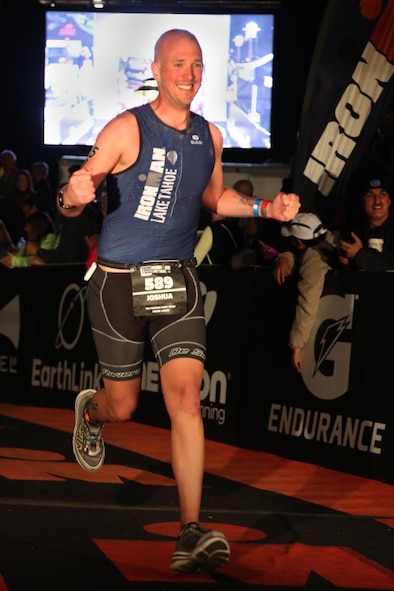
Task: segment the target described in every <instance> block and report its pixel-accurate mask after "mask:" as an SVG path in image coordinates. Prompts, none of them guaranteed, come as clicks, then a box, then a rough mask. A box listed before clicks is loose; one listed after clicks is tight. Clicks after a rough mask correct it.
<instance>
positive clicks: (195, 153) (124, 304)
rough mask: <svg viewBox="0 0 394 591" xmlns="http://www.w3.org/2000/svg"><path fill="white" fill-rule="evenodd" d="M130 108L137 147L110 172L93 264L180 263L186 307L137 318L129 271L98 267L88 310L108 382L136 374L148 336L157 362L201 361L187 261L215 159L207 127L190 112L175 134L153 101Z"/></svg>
mask: <svg viewBox="0 0 394 591" xmlns="http://www.w3.org/2000/svg"><path fill="white" fill-rule="evenodd" d="M130 112H131V113H132V114H133V115H134V116H135V117H136V119H137V123H138V127H139V131H140V152H139V156H138V158H137V161H136V162H135V163H134V164H133V165H132V166H130V167H129V168H127V169H126V170H124V171H122V172H120V173H117V174H109V175H108V176H107V194H108V209H107V215H106V217H105V219H104V222H103V228H102V231H101V233H100V238H99V245H98V261H99V262H101V263H102V264H103V265H105V266H108V267H111V266H113V267H122V266H124V267H126V268H127V267H131V266H132V265H133V264H136V263H140V262H143V261H163V260H180V261H181V266H182V272H183V275H184V277H185V281H186V287H187V312H186V314H183V315H168V316H166V315H163V316H158V317H155V318H153V319H150V320H147V319H144V318H140V317H135V315H134V313H133V304H132V299H131V280H130V275H129V273H116V272H114V273H112V272H108V271H104V270H103V269H102V268H100V266H98V267H97V269H96V271H95V272H94V274H93V276H92V278H91V279H90V281H89V287H88V300H87V301H88V310H89V316H90V322H91V326H92V330H93V336H94V340H95V345H96V349H97V353H98V357H99V361H100V365H101V370H102V374H103V376H104V377H105V378H107V379H113V380H127V379H133V378H137V377H140V376H141V372H142V363H143V355H144V348H145V341H146V339H147V336H148V335H149V338H150V341H151V344H152V348H153V352H154V354H155V356H156V359H157V361H158V363H159V366H162V365H163V364H164V363H165V362H167V361H168V360H169V359H174V358H177V357H189V358H190V357H192V358H195V359H198V360H199V361H202V362H204V361H205V344H206V342H205V319H204V310H203V302H202V298H201V293H200V285H199V280H198V276H197V272H196V269H195V267H194V263H193V262H192V261H193V252H194V246H195V240H196V231H197V226H198V221H199V215H200V207H201V196H202V193H203V192H204V189H205V188H206V186H207V184H208V182H209V179H210V177H211V174H212V171H213V167H214V162H215V156H214V146H213V142H212V138H211V134H210V130H209V125H208V122H207V121H206V120H205V119H204V118H203V117H201V116H199V115H197V114H195V113H191V114H190V125H189V127H188V128H187V129H185V130H184V131H179V130H176V129H173V128H171V127H169V126H168V125H165V124H164V123H163V122H162V121H160V120H159V119H158V118H157V117H156V115H155V114H154V112H153V110H152V108H151V106H150V105H143V106H141V107H137V108H134V109H131V110H130ZM183 262H184V264H183Z"/></svg>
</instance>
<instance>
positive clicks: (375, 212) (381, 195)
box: [363, 188, 391, 226]
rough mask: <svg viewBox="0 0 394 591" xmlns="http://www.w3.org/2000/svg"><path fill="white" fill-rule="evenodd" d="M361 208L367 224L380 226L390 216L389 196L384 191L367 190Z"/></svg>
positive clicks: (378, 189) (379, 189)
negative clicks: (365, 215) (362, 207)
mask: <svg viewBox="0 0 394 591" xmlns="http://www.w3.org/2000/svg"><path fill="white" fill-rule="evenodd" d="M363 206H364V210H365V213H366V214H367V218H368V221H369V223H370V224H371V225H372V226H381V225H382V224H383V223H384V222H385V221H386V220H387V218H388V217H389V214H390V206H391V199H390V195H389V194H388V192H387V191H386V190H385V189H381V188H377V189H369V191H368V192H367V193H366V194H365V195H364V198H363Z"/></svg>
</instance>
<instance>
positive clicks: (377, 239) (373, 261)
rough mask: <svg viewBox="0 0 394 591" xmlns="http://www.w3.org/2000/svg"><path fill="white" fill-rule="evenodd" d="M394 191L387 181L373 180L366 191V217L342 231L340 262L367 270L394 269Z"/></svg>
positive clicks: (364, 192)
mask: <svg viewBox="0 0 394 591" xmlns="http://www.w3.org/2000/svg"><path fill="white" fill-rule="evenodd" d="M391 194H392V189H391V187H390V185H389V182H388V181H387V180H386V179H384V178H378V177H375V178H371V179H370V180H369V181H368V182H367V183H366V186H365V187H364V189H363V191H362V202H361V206H362V207H361V209H362V217H361V219H360V220H359V221H358V222H356V223H354V224H353V225H351V226H350V231H343V230H342V239H341V240H340V242H339V245H340V249H341V256H340V260H341V262H342V263H343V264H345V265H348V266H349V265H350V266H351V267H353V268H354V267H355V268H356V269H363V270H364V271H375V272H376V271H389V270H391V269H394V221H393V220H394V213H393V211H392V207H391V205H392V202H391Z"/></svg>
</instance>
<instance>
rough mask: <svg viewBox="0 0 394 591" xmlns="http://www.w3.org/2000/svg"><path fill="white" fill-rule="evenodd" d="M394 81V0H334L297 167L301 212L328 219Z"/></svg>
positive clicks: (309, 91) (308, 95) (312, 78)
mask: <svg viewBox="0 0 394 591" xmlns="http://www.w3.org/2000/svg"><path fill="white" fill-rule="evenodd" d="M393 82H394V0H386V1H385V0H329V2H328V5H327V8H326V12H325V15H324V17H323V20H322V25H321V29H320V32H319V35H318V39H317V42H316V47H315V52H314V56H313V59H312V63H311V67H310V72H309V77H308V81H307V86H306V91H305V97H304V104H303V109H302V117H301V125H300V131H299V139H298V143H297V148H296V153H295V158H294V162H293V165H292V171H291V178H292V185H293V187H292V188H293V190H294V191H295V192H296V193H298V194H299V195H300V196H301V202H302V210H303V211H315V212H317V213H318V214H319V215H321V216H322V217H323V219H324V220H325V222H326V223H329V222H330V219H331V216H332V215H333V213H334V211H335V208H336V206H337V205H338V201H339V198H340V196H341V193H342V191H343V190H344V188H345V187H346V184H347V183H348V181H349V179H350V178H351V175H352V173H353V172H354V170H355V168H356V167H357V166H358V165H359V164H360V159H361V158H362V157H363V155H364V153H365V150H366V149H367V148H368V146H369V145H370V142H371V140H372V138H373V135H374V133H375V131H376V129H377V127H378V124H379V120H380V117H381V116H382V114H383V112H384V110H385V109H386V108H387V106H388V104H389V103H390V101H391V100H393V98H394V92H393V90H394V84H393Z"/></svg>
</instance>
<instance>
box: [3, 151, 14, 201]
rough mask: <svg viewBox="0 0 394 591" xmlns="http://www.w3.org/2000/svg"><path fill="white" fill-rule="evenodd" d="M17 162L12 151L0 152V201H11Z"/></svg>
mask: <svg viewBox="0 0 394 591" xmlns="http://www.w3.org/2000/svg"><path fill="white" fill-rule="evenodd" d="M17 163H18V160H17V156H16V154H15V152H13V151H12V150H2V152H0V201H1V200H2V199H7V200H8V201H11V202H12V201H13V200H14V196H15V191H16V173H17V172H18V166H17Z"/></svg>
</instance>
